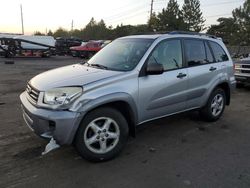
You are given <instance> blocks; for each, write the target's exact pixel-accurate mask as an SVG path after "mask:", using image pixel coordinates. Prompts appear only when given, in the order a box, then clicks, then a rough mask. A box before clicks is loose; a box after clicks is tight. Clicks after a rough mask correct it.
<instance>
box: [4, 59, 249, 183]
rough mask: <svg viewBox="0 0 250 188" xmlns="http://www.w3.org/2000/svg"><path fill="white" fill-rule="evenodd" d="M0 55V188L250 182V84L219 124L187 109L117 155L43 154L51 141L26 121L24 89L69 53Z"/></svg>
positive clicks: (66, 150) (149, 128)
mask: <svg viewBox="0 0 250 188" xmlns="http://www.w3.org/2000/svg"><path fill="white" fill-rule="evenodd" d="M13 60H14V61H15V64H5V62H4V61H6V59H3V58H2V59H1V58H0V118H1V120H0V122H1V123H0V187H36V188H39V187H67V188H68V187H86V188H89V187H91V188H99V187H102V188H105V187H107V188H113V187H116V188H117V187H124V188H130V187H131V188H133V187H143V188H147V187H150V188H152V187H157V188H161V187H164V188H166V187H171V188H175V187H184V188H185V187H192V188H193V187H194V188H195V187H199V188H210V187H211V188H219V187H220V188H236V187H237V188H238V187H240V188H242V187H246V188H249V187H250V144H249V140H250V139H249V138H250V87H245V88H241V89H237V90H236V91H235V92H234V94H233V96H232V102H231V105H230V106H229V107H227V108H226V110H225V113H224V115H223V117H222V118H221V119H220V120H219V121H218V122H215V123H206V122H203V121H202V120H200V119H199V116H198V115H197V113H196V112H189V113H184V114H180V115H175V116H172V117H168V118H164V119H160V120H157V121H153V122H151V123H148V124H146V125H144V126H143V128H141V129H140V130H139V131H138V133H137V136H136V138H131V139H130V140H129V142H128V144H127V146H126V148H125V149H124V151H123V152H122V153H121V155H120V156H119V157H117V158H116V159H114V160H112V161H109V162H105V163H97V164H95V163H90V162H88V161H86V160H84V159H81V157H79V156H78V154H77V153H76V152H75V150H74V148H73V147H71V146H67V147H61V148H60V149H58V150H55V151H53V152H51V153H49V154H47V155H45V156H41V152H42V151H43V150H44V147H45V146H46V144H47V142H46V141H45V140H42V139H40V138H38V137H37V136H36V135H34V134H33V133H32V132H31V131H30V130H29V128H28V127H27V126H26V125H25V123H24V121H23V120H22V114H21V109H20V101H19V95H20V93H21V92H22V91H23V90H24V89H25V86H26V83H27V81H28V80H29V79H30V78H32V77H33V76H35V75H36V74H38V73H40V72H43V71H45V70H48V69H52V68H55V67H60V66H64V65H69V64H73V63H78V62H80V60H79V59H76V58H71V57H52V58H48V59H46V58H45V59H42V58H19V59H13Z"/></svg>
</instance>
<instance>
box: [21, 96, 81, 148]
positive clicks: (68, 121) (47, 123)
mask: <svg viewBox="0 0 250 188" xmlns="http://www.w3.org/2000/svg"><path fill="white" fill-rule="evenodd" d="M20 99H21V103H22V105H21V106H22V111H23V118H24V121H25V123H26V124H27V125H28V127H29V128H30V129H31V130H32V131H34V133H35V134H37V135H38V136H40V137H42V138H52V137H53V138H54V139H55V140H56V141H57V143H58V144H60V145H64V144H71V143H72V141H73V139H74V136H75V133H76V131H77V129H78V126H79V124H80V121H81V115H80V113H76V112H69V111H54V110H47V109H41V108H37V107H35V106H33V105H32V104H31V103H30V102H29V101H28V100H27V98H26V95H25V92H24V93H22V94H21V95H20Z"/></svg>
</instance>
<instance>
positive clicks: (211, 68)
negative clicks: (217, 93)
mask: <svg viewBox="0 0 250 188" xmlns="http://www.w3.org/2000/svg"><path fill="white" fill-rule="evenodd" d="M215 70H217V68H216V67H210V69H209V71H211V72H213V71H215Z"/></svg>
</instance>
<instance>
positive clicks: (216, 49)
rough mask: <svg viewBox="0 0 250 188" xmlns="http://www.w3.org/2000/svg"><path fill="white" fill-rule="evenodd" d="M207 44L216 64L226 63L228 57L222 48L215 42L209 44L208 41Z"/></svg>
mask: <svg viewBox="0 0 250 188" xmlns="http://www.w3.org/2000/svg"><path fill="white" fill-rule="evenodd" d="M209 44H210V46H211V48H212V50H213V53H214V57H215V61H216V62H223V61H228V56H227V54H226V52H225V51H224V50H223V48H222V47H221V46H220V45H219V44H217V43H215V42H211V41H209Z"/></svg>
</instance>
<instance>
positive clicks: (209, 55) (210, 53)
mask: <svg viewBox="0 0 250 188" xmlns="http://www.w3.org/2000/svg"><path fill="white" fill-rule="evenodd" d="M205 48H206V54H207V58H206V59H207V63H214V57H213V55H212V52H211V50H210V48H209V46H208V44H207V42H205Z"/></svg>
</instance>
